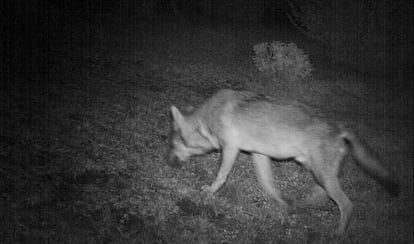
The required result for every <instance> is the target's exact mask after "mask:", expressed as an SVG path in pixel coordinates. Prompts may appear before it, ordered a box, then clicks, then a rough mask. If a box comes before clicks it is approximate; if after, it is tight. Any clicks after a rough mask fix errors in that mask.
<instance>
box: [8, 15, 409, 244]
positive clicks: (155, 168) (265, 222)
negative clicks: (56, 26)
mask: <svg viewBox="0 0 414 244" xmlns="http://www.w3.org/2000/svg"><path fill="white" fill-rule="evenodd" d="M104 26H105V28H96V29H97V33H95V35H86V36H84V35H82V32H80V33H78V34H73V33H72V35H68V36H66V37H65V39H64V40H61V39H58V40H56V42H53V40H51V44H50V45H51V48H50V50H48V53H47V54H45V55H44V56H42V57H38V59H39V60H37V58H36V57H34V59H35V60H28V61H24V62H23V63H22V64H21V66H22V67H23V68H24V69H23V71H25V72H22V73H18V74H17V75H16V76H14V77H13V79H15V80H16V81H17V82H16V83H10V84H7V85H4V86H3V87H2V90H1V98H2V100H1V106H2V109H1V111H2V116H1V119H0V121H1V133H0V134H1V148H2V150H1V155H0V156H1V160H2V164H1V166H0V167H1V168H0V174H1V180H0V182H1V196H0V197H1V209H2V215H1V222H0V229H1V231H0V238H1V242H2V243H16V242H17V243H412V242H413V232H412V224H413V212H412V206H413V198H412V190H413V164H412V162H413V161H412V145H413V143H412V135H413V134H412V128H411V123H412V114H411V111H412V101H411V96H412V90H410V89H397V88H395V87H394V86H390V84H389V82H388V81H386V80H385V79H377V80H372V81H370V80H365V79H364V77H358V76H355V75H352V74H350V73H348V72H346V71H343V70H341V69H340V67H329V66H328V65H326V66H324V62H323V60H319V59H318V57H319V56H318V53H319V52H322V50H320V49H318V47H317V45H316V44H313V43H312V42H309V41H306V40H304V39H297V41H296V43H305V44H304V46H305V47H306V48H307V51H309V53H310V57H311V62H313V63H317V64H318V65H317V67H316V68H315V74H314V76H313V77H311V78H309V79H308V80H306V81H303V82H297V83H289V84H280V83H276V82H272V81H269V80H267V79H266V78H265V77H264V76H262V75H261V74H260V73H259V72H258V71H257V70H256V68H255V67H254V64H253V63H252V61H251V55H252V52H251V48H252V46H253V45H254V44H256V43H259V42H262V41H268V40H273V39H275V40H281V41H295V40H296V39H295V38H298V37H297V36H295V35H294V34H293V33H290V32H289V31H287V30H269V29H264V28H263V27H260V26H241V25H228V26H226V25H222V26H211V25H202V26H200V27H198V28H194V26H190V25H188V26H187V25H182V24H174V23H160V24H157V25H150V24H127V25H124V24H122V25H121V24H116V23H115V24H108V25H105V23H104ZM92 29H93V28H92ZM62 31H63V32H65V31H69V30H65V29H64V30H62ZM82 38H85V40H83V39H82ZM79 39H80V40H82V41H76V42H75V40H79ZM298 45H299V44H298ZM19 48H20V47H19ZM19 50H20V51H22V53H23V52H24V51H30V50H26V49H25V48H23V47H21V49H19ZM305 50H306V49H305ZM46 58H47V59H48V60H47V62H46V63H44V64H46V67H43V65H40V66H38V67H37V66H36V67H34V68H30V67H31V65H32V64H33V63H36V62H35V61H41V62H40V63H42V62H44V60H45V59H46ZM327 67H329V68H327ZM43 71H44V72H43ZM19 84H20V85H19ZM220 88H235V89H248V90H253V91H256V92H262V93H266V94H268V95H272V96H276V97H278V98H280V99H281V100H283V99H286V98H291V97H294V98H296V99H297V100H299V101H300V102H304V103H306V104H308V105H309V106H312V107H313V108H315V109H316V110H318V111H320V112H321V114H322V113H323V114H324V116H325V117H326V118H328V119H330V120H337V121H343V122H345V123H347V124H349V125H351V126H353V127H354V129H355V130H356V131H357V132H358V133H359V134H360V135H361V136H362V137H363V138H365V139H366V141H367V142H368V144H369V146H370V147H371V148H373V149H375V150H374V151H376V152H377V153H378V154H379V155H380V156H381V158H383V159H384V160H383V162H384V165H385V166H386V167H387V168H389V169H390V170H391V172H392V173H393V174H394V175H396V176H397V179H398V180H399V181H400V183H401V184H402V193H401V195H400V196H399V197H398V198H393V197H391V196H389V195H388V194H387V193H386V192H385V191H384V189H382V188H381V187H380V186H379V184H377V183H376V182H375V181H374V180H372V179H371V178H369V177H367V176H366V175H365V174H364V173H362V171H361V170H360V169H359V168H358V167H357V166H356V165H355V164H354V163H353V160H352V158H351V157H348V158H347V159H346V160H345V162H344V164H343V165H344V166H343V169H342V172H341V180H342V183H343V187H344V189H345V192H346V193H347V194H348V195H349V197H350V198H351V200H352V201H353V203H354V205H355V215H354V219H353V221H352V223H351V226H350V228H349V230H348V232H347V234H346V235H344V236H343V237H337V236H335V235H333V230H334V229H335V228H336V224H337V221H338V218H339V211H338V210H337V208H336V206H335V205H334V204H333V203H329V204H327V205H326V206H324V207H322V208H318V209H312V208H309V209H304V210H300V211H297V212H294V213H289V214H288V213H286V212H284V211H282V210H281V209H280V208H278V206H277V205H276V204H275V203H274V202H273V201H271V200H270V198H269V197H268V196H267V195H266V194H265V193H264V192H263V191H262V190H261V189H260V187H259V186H258V183H257V180H256V176H255V174H254V171H253V170H254V169H253V165H252V164H251V160H250V157H249V155H246V154H242V155H240V156H239V158H238V163H237V164H236V166H235V167H234V169H233V170H232V172H231V174H230V176H229V179H228V181H227V182H226V184H225V186H224V187H223V188H222V189H221V190H220V191H219V192H218V193H217V194H215V195H214V196H208V195H205V194H204V193H203V192H201V191H200V188H201V186H202V185H205V184H210V183H211V182H212V181H213V180H214V178H215V175H216V173H217V170H218V167H219V163H220V154H219V153H212V154H209V155H206V156H200V157H194V158H193V159H191V161H190V162H188V163H186V164H185V165H184V166H183V168H181V169H179V170H177V169H173V168H170V167H168V166H167V165H166V164H165V160H164V156H165V153H166V151H167V149H168V136H169V128H170V127H169V126H170V125H169V120H170V116H169V106H170V105H172V104H174V105H177V106H179V107H184V106H186V105H197V104H199V103H200V102H202V101H203V100H204V99H206V98H207V97H208V96H210V95H211V94H212V93H214V92H215V91H216V90H218V89H220ZM274 173H275V181H276V182H275V183H276V185H277V187H279V188H280V189H281V190H282V191H283V192H284V193H285V194H286V195H288V196H291V197H292V198H300V197H303V196H305V195H306V193H307V192H308V191H309V189H310V186H311V182H312V177H311V176H310V174H309V173H308V172H307V171H305V170H304V169H302V168H301V167H300V166H298V165H296V164H295V163H293V162H277V163H275V164H274Z"/></svg>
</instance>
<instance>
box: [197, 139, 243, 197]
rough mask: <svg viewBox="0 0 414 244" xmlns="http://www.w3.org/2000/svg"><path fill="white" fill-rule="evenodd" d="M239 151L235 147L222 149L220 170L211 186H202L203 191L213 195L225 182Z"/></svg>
mask: <svg viewBox="0 0 414 244" xmlns="http://www.w3.org/2000/svg"><path fill="white" fill-rule="evenodd" d="M238 153H239V149H238V148H237V147H230V146H226V147H224V148H223V155H222V157H223V160H222V163H221V166H220V170H219V172H218V174H217V178H216V179H215V180H214V182H213V184H211V186H207V185H205V186H203V187H202V189H203V191H207V192H210V193H215V192H216V191H217V190H218V189H219V188H220V187H221V186H222V185H223V184H224V182H226V179H227V176H228V174H229V173H230V170H231V168H232V167H233V165H234V162H235V161H236V158H237V154H238Z"/></svg>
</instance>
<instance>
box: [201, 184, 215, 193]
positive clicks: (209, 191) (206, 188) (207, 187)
mask: <svg viewBox="0 0 414 244" xmlns="http://www.w3.org/2000/svg"><path fill="white" fill-rule="evenodd" d="M201 190H202V191H203V192H205V193H208V194H213V191H212V190H211V187H210V186H209V185H204V186H202V187H201Z"/></svg>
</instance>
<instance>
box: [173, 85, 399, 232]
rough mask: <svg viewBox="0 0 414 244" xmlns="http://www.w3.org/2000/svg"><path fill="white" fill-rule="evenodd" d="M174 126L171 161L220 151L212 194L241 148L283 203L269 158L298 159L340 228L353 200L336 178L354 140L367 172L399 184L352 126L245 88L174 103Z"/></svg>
mask: <svg viewBox="0 0 414 244" xmlns="http://www.w3.org/2000/svg"><path fill="white" fill-rule="evenodd" d="M171 113H172V117H173V129H172V135H171V151H170V153H169V156H168V163H169V164H170V165H174V166H177V165H179V161H186V160H187V159H188V158H189V157H191V156H192V155H200V154H204V153H207V152H209V151H211V150H214V149H221V150H222V153H223V155H222V164H221V167H220V170H219V172H218V175H217V178H216V179H215V181H214V182H213V183H212V184H211V186H204V187H203V190H205V191H208V192H211V193H214V192H216V191H217V190H218V189H219V188H220V187H221V186H222V185H223V183H224V182H225V181H226V177H227V175H228V174H229V172H230V170H231V168H232V166H233V164H234V162H235V160H236V157H237V155H238V153H239V152H240V151H247V152H250V153H251V154H252V157H253V161H254V164H255V167H256V171H257V175H258V179H259V182H260V183H261V185H262V186H263V188H264V189H265V190H266V192H267V193H268V194H269V195H270V196H271V197H273V198H274V199H275V200H276V201H277V202H278V204H279V205H280V206H283V207H288V206H289V204H288V202H287V200H285V198H284V197H283V196H282V194H281V192H280V191H279V190H278V189H276V188H275V187H274V186H273V175H272V170H271V165H270V163H271V158H277V159H289V158H291V159H294V160H296V161H297V162H299V163H301V164H302V165H303V166H304V167H305V168H307V169H309V170H310V171H311V172H312V173H313V175H314V177H315V179H316V181H317V183H318V185H315V187H314V190H313V195H312V197H310V198H309V199H308V202H309V203H316V202H317V201H320V200H322V199H327V196H329V197H330V198H331V199H333V200H334V201H335V202H336V204H337V205H338V207H339V210H340V214H341V217H340V221H339V227H338V230H337V231H338V232H339V233H343V232H344V231H345V230H346V228H347V225H348V223H349V221H350V217H351V214H352V208H353V206H352V203H351V201H350V200H349V199H348V197H347V196H346V195H345V193H344V192H343V190H342V188H341V185H340V183H339V180H338V171H339V168H340V163H341V161H342V159H343V158H344V155H345V154H346V152H347V144H350V145H351V148H352V149H353V150H352V151H353V154H354V156H355V157H356V158H357V160H358V162H359V163H360V165H362V166H363V167H364V168H365V169H366V170H367V171H368V172H370V173H371V174H373V175H374V176H375V177H377V178H379V179H381V180H382V182H384V184H385V185H386V186H388V187H389V188H390V190H391V191H393V192H394V193H396V192H397V185H396V184H394V183H393V181H392V179H391V177H390V175H389V173H388V172H387V171H386V170H384V169H383V167H382V166H381V165H380V164H379V163H378V161H377V160H375V159H374V158H373V157H372V156H371V155H370V154H369V153H368V152H367V150H366V149H365V147H364V146H363V145H362V143H361V142H360V140H359V139H358V138H357V137H356V136H355V135H354V134H353V133H352V132H350V131H348V130H346V129H344V128H341V127H340V126H339V127H338V126H336V125H334V124H329V123H327V122H325V121H323V120H322V119H320V118H318V117H317V116H315V115H313V114H312V113H310V112H308V110H307V109H305V107H303V106H301V105H299V104H278V103H276V102H275V101H272V100H271V99H270V98H268V97H264V96H261V95H257V94H254V93H251V92H245V91H233V90H220V91H219V92H217V93H216V94H215V95H214V96H212V97H211V98H210V99H208V100H207V101H206V102H204V103H203V104H202V105H201V106H200V107H199V108H198V109H195V110H193V111H191V112H187V113H183V112H180V111H179V110H178V109H177V108H176V107H174V106H172V107H171Z"/></svg>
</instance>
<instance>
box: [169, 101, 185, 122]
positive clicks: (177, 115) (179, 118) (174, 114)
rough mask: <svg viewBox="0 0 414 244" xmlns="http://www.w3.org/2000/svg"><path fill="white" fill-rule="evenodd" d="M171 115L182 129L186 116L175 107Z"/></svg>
mask: <svg viewBox="0 0 414 244" xmlns="http://www.w3.org/2000/svg"><path fill="white" fill-rule="evenodd" d="M171 114H172V117H173V120H174V122H175V123H176V124H177V125H178V127H181V126H182V125H183V123H184V116H183V114H182V113H181V112H180V110H178V108H177V107H175V106H174V105H173V106H171Z"/></svg>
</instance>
